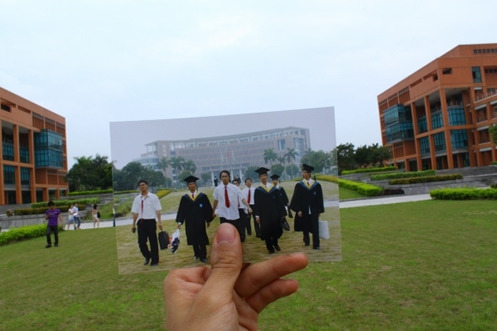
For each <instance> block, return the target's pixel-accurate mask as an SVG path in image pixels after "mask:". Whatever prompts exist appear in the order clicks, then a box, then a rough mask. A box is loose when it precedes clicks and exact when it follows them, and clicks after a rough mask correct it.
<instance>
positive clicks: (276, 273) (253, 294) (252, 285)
mask: <svg viewBox="0 0 497 331" xmlns="http://www.w3.org/2000/svg"><path fill="white" fill-rule="evenodd" d="M210 261H211V264H212V267H211V268H209V267H207V266H202V267H193V268H185V269H176V270H172V271H170V272H169V274H168V276H167V277H166V279H165V280H164V296H165V302H166V326H167V329H168V330H170V331H171V330H172V331H174V330H214V329H219V330H239V329H248V330H256V329H257V322H258V317H259V313H260V312H261V311H262V310H263V309H264V308H265V307H266V306H267V305H269V304H270V303H271V302H273V301H276V300H278V299H280V298H282V297H285V296H288V295H290V294H292V293H294V292H296V291H297V289H298V283H297V282H296V281H295V280H291V279H282V278H281V277H283V276H285V275H288V274H290V273H292V272H295V271H297V270H300V269H303V268H305V267H306V266H307V263H308V260H307V256H306V255H305V254H304V253H295V254H291V255H280V256H277V257H274V258H272V259H270V260H266V261H263V262H259V263H256V264H245V265H243V263H242V247H241V243H240V237H239V235H238V231H237V230H236V229H235V227H233V226H232V225H231V224H228V223H223V224H221V225H220V226H219V228H218V230H217V233H216V236H215V238H214V240H213V243H212V253H211V259H210Z"/></svg>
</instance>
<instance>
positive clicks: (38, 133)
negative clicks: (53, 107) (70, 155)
mask: <svg viewBox="0 0 497 331" xmlns="http://www.w3.org/2000/svg"><path fill="white" fill-rule="evenodd" d="M0 108H1V109H0V121H1V124H2V126H1V130H2V144H1V145H0V149H1V155H2V157H1V158H0V190H1V194H0V205H8V204H24V203H31V202H37V201H48V200H49V199H50V198H59V197H60V196H62V195H66V193H67V190H68V185H67V183H66V182H65V179H64V177H65V175H66V174H67V154H66V120H65V118H64V117H62V116H60V115H58V114H56V113H54V112H52V111H50V110H48V109H45V108H43V107H41V106H39V105H37V104H35V103H33V102H31V101H29V100H26V99H24V98H22V97H20V96H18V95H16V94H14V93H12V92H9V91H7V90H5V89H3V88H0Z"/></svg>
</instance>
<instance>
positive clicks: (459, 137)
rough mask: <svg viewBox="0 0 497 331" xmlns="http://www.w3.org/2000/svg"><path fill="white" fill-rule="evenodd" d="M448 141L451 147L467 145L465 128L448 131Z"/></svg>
mask: <svg viewBox="0 0 497 331" xmlns="http://www.w3.org/2000/svg"><path fill="white" fill-rule="evenodd" d="M450 141H451V146H452V148H453V149H459V148H466V147H468V133H467V132H466V130H452V131H450Z"/></svg>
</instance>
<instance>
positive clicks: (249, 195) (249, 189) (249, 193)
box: [242, 178, 261, 238]
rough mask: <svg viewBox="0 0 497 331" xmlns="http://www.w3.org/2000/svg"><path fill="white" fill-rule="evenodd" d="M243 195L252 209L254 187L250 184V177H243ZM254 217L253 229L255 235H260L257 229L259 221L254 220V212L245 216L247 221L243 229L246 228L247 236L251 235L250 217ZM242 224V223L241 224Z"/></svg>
mask: <svg viewBox="0 0 497 331" xmlns="http://www.w3.org/2000/svg"><path fill="white" fill-rule="evenodd" d="M242 194H243V197H244V198H245V200H247V203H248V204H249V206H250V208H252V210H253V209H254V205H255V188H254V187H253V186H252V179H251V178H246V179H245V188H244V189H243V190H242ZM251 217H252V218H253V219H254V229H255V235H256V236H257V237H258V238H259V237H260V236H261V234H260V230H259V223H257V222H256V221H255V215H254V213H252V214H248V217H247V222H246V224H245V229H246V230H247V234H248V235H249V236H251V235H252V226H251V225H250V218H251ZM242 226H243V224H242Z"/></svg>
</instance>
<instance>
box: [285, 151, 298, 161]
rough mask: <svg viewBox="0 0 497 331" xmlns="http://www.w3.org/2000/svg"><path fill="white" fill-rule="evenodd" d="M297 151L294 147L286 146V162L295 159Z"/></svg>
mask: <svg viewBox="0 0 497 331" xmlns="http://www.w3.org/2000/svg"><path fill="white" fill-rule="evenodd" d="M298 155H299V152H297V150H296V149H295V148H287V149H286V153H285V159H286V162H287V163H292V162H294V161H295V160H296V159H297V156H298Z"/></svg>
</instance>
